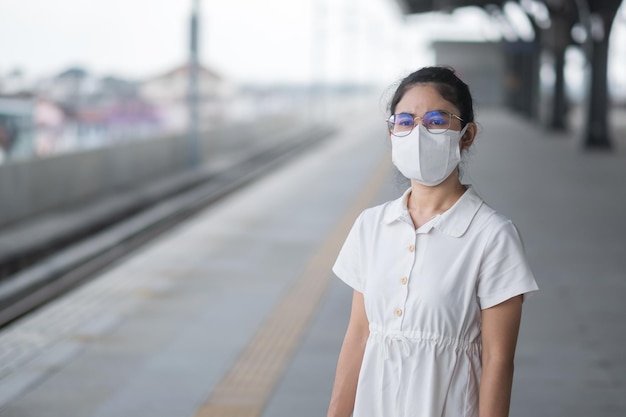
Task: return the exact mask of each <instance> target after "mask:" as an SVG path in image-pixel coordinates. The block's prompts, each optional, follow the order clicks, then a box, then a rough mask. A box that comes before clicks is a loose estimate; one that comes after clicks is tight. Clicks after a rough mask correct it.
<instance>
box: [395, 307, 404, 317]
mask: <svg viewBox="0 0 626 417" xmlns="http://www.w3.org/2000/svg"><path fill="white" fill-rule="evenodd" d="M395 313H396V316H398V317H401V316H402V310H400V309H399V308H396V311H395Z"/></svg>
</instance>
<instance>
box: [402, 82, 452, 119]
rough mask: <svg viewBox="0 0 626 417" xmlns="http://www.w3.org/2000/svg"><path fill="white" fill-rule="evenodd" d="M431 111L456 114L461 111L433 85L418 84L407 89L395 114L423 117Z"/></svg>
mask: <svg viewBox="0 0 626 417" xmlns="http://www.w3.org/2000/svg"><path fill="white" fill-rule="evenodd" d="M430 110H446V111H449V112H450V113H454V114H457V113H458V112H459V109H458V108H457V107H456V106H455V105H454V104H452V103H450V102H449V101H447V100H446V99H444V98H443V97H442V96H441V94H439V91H437V89H436V88H435V86H434V85H432V84H417V85H414V86H412V87H410V88H409V89H407V90H406V92H405V93H404V95H403V96H402V99H401V100H400V101H399V102H398V105H397V106H396V111H395V112H396V113H403V112H406V113H412V114H416V115H421V114H424V113H426V112H427V111H430Z"/></svg>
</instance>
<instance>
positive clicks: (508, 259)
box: [477, 221, 539, 310]
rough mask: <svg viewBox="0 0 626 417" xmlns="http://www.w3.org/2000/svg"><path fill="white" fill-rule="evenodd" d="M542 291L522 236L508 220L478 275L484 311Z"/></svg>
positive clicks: (497, 233) (495, 235)
mask: <svg viewBox="0 0 626 417" xmlns="http://www.w3.org/2000/svg"><path fill="white" fill-rule="evenodd" d="M538 289H539V288H538V287H537V283H536V282H535V278H534V276H533V273H532V271H531V270H530V266H529V265H528V261H527V260H526V254H525V253H524V246H523V244H522V240H521V239H520V236H519V233H518V232H517V229H516V228H515V226H514V225H513V223H512V222H511V221H507V222H505V223H504V224H503V225H502V226H501V227H500V228H499V229H498V230H497V231H495V232H494V233H493V234H492V236H491V238H490V240H489V242H488V243H487V246H486V249H485V253H484V256H483V259H482V262H481V267H480V272H479V275H478V290H477V293H478V298H479V302H480V307H481V309H483V310H484V309H487V308H489V307H493V306H495V305H498V304H500V303H502V302H504V301H506V300H508V299H510V298H512V297H515V296H517V295H524V298H526V297H527V296H528V295H529V294H530V293H533V292H535V291H537V290H538Z"/></svg>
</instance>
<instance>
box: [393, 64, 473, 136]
mask: <svg viewBox="0 0 626 417" xmlns="http://www.w3.org/2000/svg"><path fill="white" fill-rule="evenodd" d="M416 84H432V85H433V87H435V88H436V89H437V91H438V92H439V94H441V97H443V98H444V100H446V101H449V102H450V103H452V104H454V105H455V106H456V107H458V109H459V110H460V111H461V114H460V115H459V117H461V119H463V122H462V123H461V126H462V127H465V125H466V124H467V123H471V122H473V121H474V107H473V104H472V95H471V93H470V90H469V87H468V86H467V84H465V83H464V82H463V81H461V79H460V78H459V77H457V76H456V74H455V72H454V69H453V68H450V67H424V68H421V69H419V70H417V71H415V72H413V73H411V74H409V75H408V76H406V77H405V78H404V79H403V80H402V81H401V82H400V85H399V86H398V88H397V89H396V92H395V93H394V95H393V98H392V99H391V102H390V103H389V112H390V114H394V113H395V111H396V106H397V105H398V103H399V102H400V100H402V97H403V96H404V94H405V93H406V92H407V90H408V89H409V88H411V87H413V86H414V85H416Z"/></svg>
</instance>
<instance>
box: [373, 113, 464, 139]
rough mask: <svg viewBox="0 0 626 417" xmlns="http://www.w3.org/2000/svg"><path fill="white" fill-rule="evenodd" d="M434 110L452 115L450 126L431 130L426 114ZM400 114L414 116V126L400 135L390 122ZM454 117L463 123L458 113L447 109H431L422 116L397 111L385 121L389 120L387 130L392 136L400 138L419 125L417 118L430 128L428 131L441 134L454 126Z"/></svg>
mask: <svg viewBox="0 0 626 417" xmlns="http://www.w3.org/2000/svg"><path fill="white" fill-rule="evenodd" d="M433 112H439V113H445V114H448V115H450V116H451V117H450V121H449V122H448V126H447V127H446V128H445V129H443V128H439V129H435V130H436V131H432V130H430V129H429V128H428V127H427V126H426V125H425V124H424V116H426V115H427V114H428V113H433ZM399 114H406V115H409V116H411V117H413V127H412V128H411V129H409V130H407V131H406V133H405V132H402V134H400V135H399V134H397V133H394V132H393V128H392V126H391V123H392V122H390V120H391V118H392V117H393V118H395V117H396V116H397V115H399ZM452 117H454V118H455V119H457V120H459V121H460V122H461V123H463V119H461V118H460V117H459V116H457V115H456V114H454V113H451V112H449V111H447V110H430V111H427V112H426V113H424V114H423V115H421V116H413V115H412V114H411V113H406V112H403V113H396V114H392V115H391V116H389V117H388V118H387V119H386V120H385V122H387V130H388V131H389V134H390V135H392V136H396V137H399V138H402V137H405V136H408V135H410V134H411V132H412V131H413V129H415V126H417V125H418V124H417V123H416V121H417V119H419V120H421V123H420V124H421V125H422V126H424V127H425V128H426V130H428V131H429V132H430V133H432V134H435V135H437V134H441V133H446V132H447V131H448V130H450V126H452ZM393 124H394V125H395V122H394V123H393Z"/></svg>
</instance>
